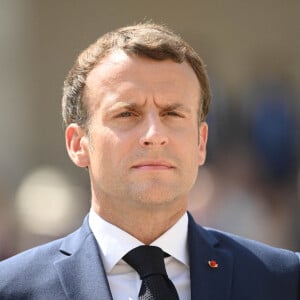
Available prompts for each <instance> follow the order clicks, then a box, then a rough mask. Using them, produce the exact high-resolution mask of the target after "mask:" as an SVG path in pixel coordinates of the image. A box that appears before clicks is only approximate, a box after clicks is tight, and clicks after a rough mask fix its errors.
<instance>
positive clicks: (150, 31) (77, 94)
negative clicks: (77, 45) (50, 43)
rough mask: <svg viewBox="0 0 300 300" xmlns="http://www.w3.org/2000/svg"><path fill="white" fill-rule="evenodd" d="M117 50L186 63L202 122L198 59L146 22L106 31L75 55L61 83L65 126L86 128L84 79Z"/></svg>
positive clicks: (203, 79) (205, 89) (205, 85)
mask: <svg viewBox="0 0 300 300" xmlns="http://www.w3.org/2000/svg"><path fill="white" fill-rule="evenodd" d="M118 49H121V50H123V51H125V52H126V53H132V54H135V55H138V56H142V57H148V58H151V59H154V60H165V59H171V60H173V61H174V62H176V63H182V62H183V61H186V62H188V63H189V65H190V66H191V67H192V68H193V70H194V72H195V73H196V75H197V78H198V80H199V83H200V86H201V91H202V93H201V97H200V98H201V99H199V103H200V105H199V112H198V119H199V122H201V121H204V120H205V119H206V116H207V114H208V109H209V103H210V100H211V92H210V87H209V80H208V75H207V72H206V69H205V66H204V63H203V61H202V59H201V58H200V56H199V55H198V54H197V53H196V51H195V50H194V49H193V48H192V47H191V46H190V45H189V44H188V43H186V42H185V41H184V40H183V39H182V38H181V37H180V36H178V35H177V34H175V33H173V32H172V31H170V30H169V29H168V28H167V27H165V26H163V25H158V24H154V23H150V22H146V23H140V24H137V25H133V26H128V27H123V28H120V29H117V30H115V31H111V32H108V33H106V34H105V35H103V36H102V37H100V38H99V39H98V40H97V41H96V42H95V43H93V44H91V45H90V46H89V47H88V48H87V49H86V50H84V51H83V52H82V53H81V54H80V55H79V57H78V58H77V60H76V62H75V64H74V66H73V67H72V69H71V70H70V72H69V74H68V76H67V78H66V80H65V82H64V88H63V98H62V114H63V121H64V126H65V127H67V126H68V125H69V124H71V123H77V124H78V125H80V126H82V127H83V128H86V127H87V122H88V120H89V113H88V109H87V107H86V104H85V103H84V87H85V82H86V78H87V76H88V74H89V73H90V71H91V70H92V69H93V68H94V67H95V65H96V64H97V63H98V62H99V61H100V60H101V59H102V58H104V57H105V56H107V55H108V54H109V53H111V52H113V51H115V50H118Z"/></svg>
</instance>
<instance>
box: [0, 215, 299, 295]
mask: <svg viewBox="0 0 300 300" xmlns="http://www.w3.org/2000/svg"><path fill="white" fill-rule="evenodd" d="M188 242H189V255H190V277H191V297H192V300H198V299H199V300H229V299H230V300H268V299H270V300H300V262H299V260H300V257H299V254H296V253H294V252H290V251H287V250H282V249H276V248H273V247H270V246H267V245H264V244H261V243H258V242H255V241H251V240H247V239H244V238H241V237H238V236H234V235H231V234H228V233H224V232H220V231H216V230H212V229H205V228H203V227H201V226H199V225H197V224H196V223H195V222H194V220H193V219H192V217H191V216H189V232H188ZM209 260H215V261H216V262H217V263H218V268H211V267H210V266H209V264H208V261H209ZM0 299H1V300H5V299H13V300H18V299H39V300H47V299H49V300H50V299H51V300H60V299H72V300H75V299H82V300H89V299H91V300H95V299H101V300H109V299H110V300H111V299H112V296H111V293H110V289H109V286H108V282H107V278H106V275H105V271H104V269H103V265H102V262H101V257H100V254H99V249H98V246H97V243H96V240H95V238H94V235H93V233H92V232H91V230H90V228H89V225H88V219H87V218H86V219H85V221H84V223H83V225H82V226H81V227H80V228H79V229H78V230H77V231H75V232H74V233H72V234H70V235H69V236H67V237H65V238H63V239H60V240H56V241H54V242H51V243H49V244H46V245H43V246H39V247H36V248H33V249H31V250H28V251H26V252H23V253H21V254H19V255H17V256H15V257H12V258H10V259H8V260H5V261H3V262H0ZM183 300H184V299H183Z"/></svg>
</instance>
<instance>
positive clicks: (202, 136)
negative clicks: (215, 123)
mask: <svg viewBox="0 0 300 300" xmlns="http://www.w3.org/2000/svg"><path fill="white" fill-rule="evenodd" d="M207 138H208V125H207V123H206V122H201V123H200V126H199V145H198V148H199V149H198V150H199V166H202V165H203V164H204V163H205V159H206V144H207Z"/></svg>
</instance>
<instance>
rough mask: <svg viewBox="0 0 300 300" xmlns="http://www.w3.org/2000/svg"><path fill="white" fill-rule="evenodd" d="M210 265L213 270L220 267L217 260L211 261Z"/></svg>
mask: <svg viewBox="0 0 300 300" xmlns="http://www.w3.org/2000/svg"><path fill="white" fill-rule="evenodd" d="M208 265H209V266H210V267H211V268H212V269H216V268H218V267H219V265H218V263H217V262H216V261H215V260H209V261H208Z"/></svg>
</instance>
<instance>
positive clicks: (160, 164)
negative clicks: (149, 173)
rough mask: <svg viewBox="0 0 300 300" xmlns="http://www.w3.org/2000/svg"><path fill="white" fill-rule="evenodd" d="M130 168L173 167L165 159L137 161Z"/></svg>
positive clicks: (157, 168)
mask: <svg viewBox="0 0 300 300" xmlns="http://www.w3.org/2000/svg"><path fill="white" fill-rule="evenodd" d="M132 168H133V169H139V170H169V169H174V168H175V167H174V166H173V165H172V164H171V163H169V162H167V161H161V160H159V161H158V160H150V161H142V162H139V163H137V164H135V165H133V166H132Z"/></svg>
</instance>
